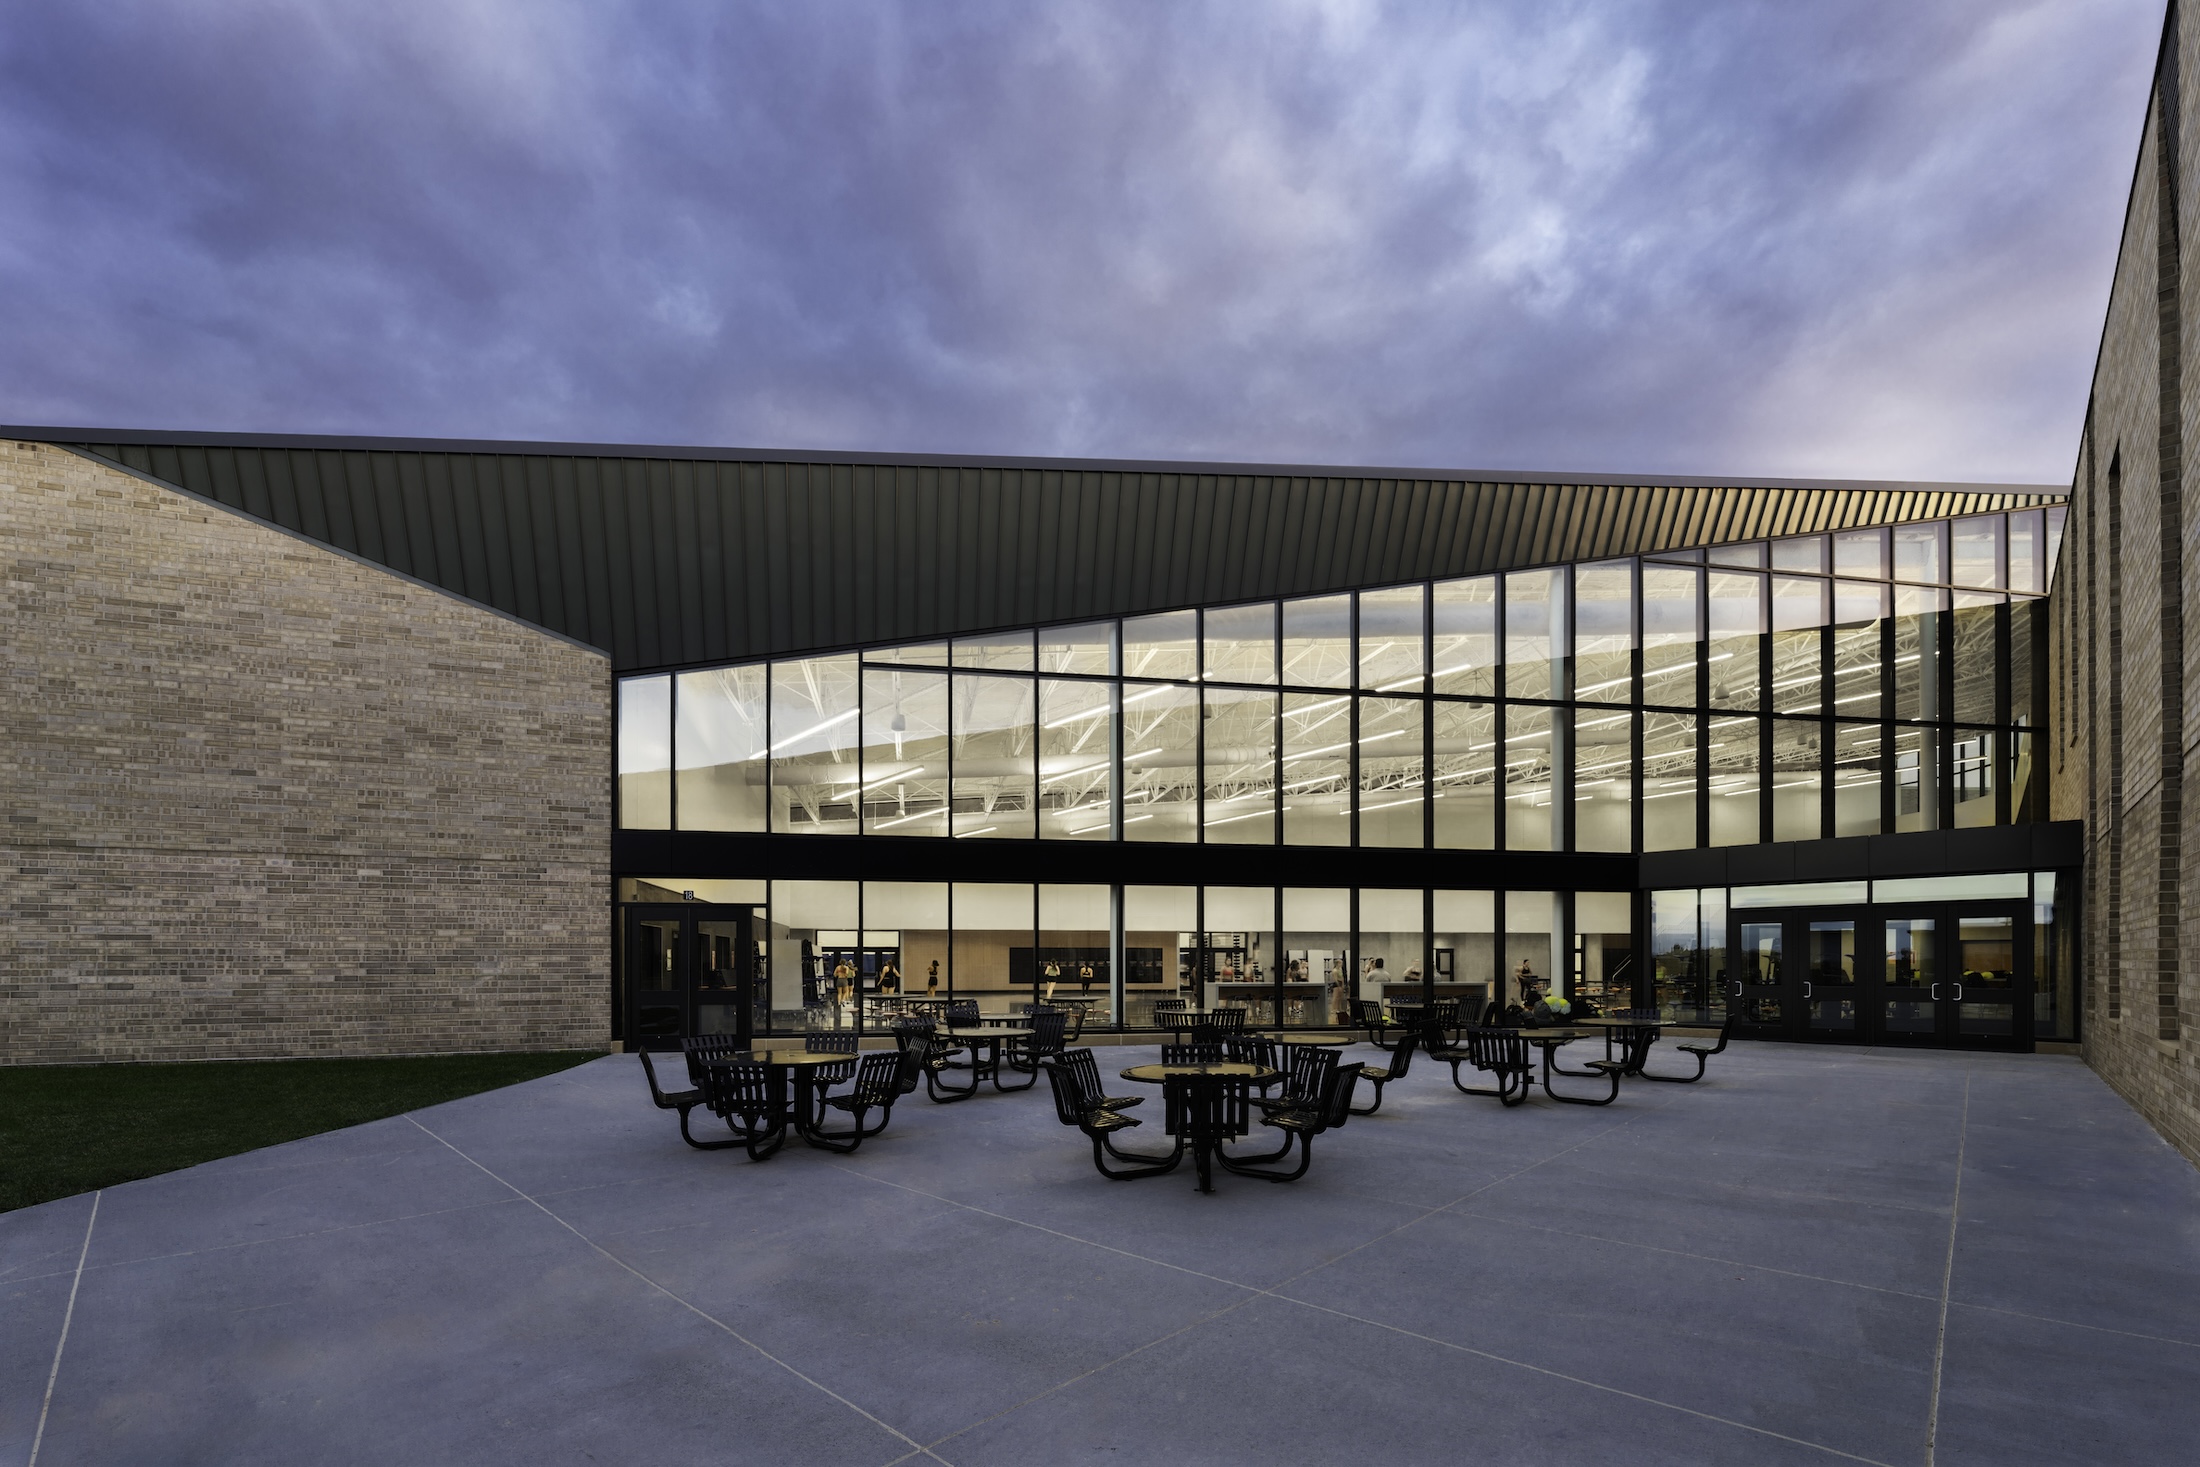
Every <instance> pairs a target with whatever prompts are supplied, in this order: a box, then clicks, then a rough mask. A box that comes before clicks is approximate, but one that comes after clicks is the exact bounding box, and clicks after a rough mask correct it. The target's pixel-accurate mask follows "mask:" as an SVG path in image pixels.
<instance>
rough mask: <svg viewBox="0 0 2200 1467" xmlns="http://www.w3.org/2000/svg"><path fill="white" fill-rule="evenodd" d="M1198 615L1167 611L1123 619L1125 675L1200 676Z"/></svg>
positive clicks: (1188, 612) (1187, 612)
mask: <svg viewBox="0 0 2200 1467" xmlns="http://www.w3.org/2000/svg"><path fill="white" fill-rule="evenodd" d="M1198 622H1199V618H1198V614H1197V613H1196V612H1190V611H1164V612H1161V613H1159V614H1158V615H1154V616H1131V617H1125V618H1124V619H1123V672H1124V675H1125V676H1128V677H1168V678H1187V679H1189V678H1195V677H1198V676H1199V640H1198V634H1197V627H1198Z"/></svg>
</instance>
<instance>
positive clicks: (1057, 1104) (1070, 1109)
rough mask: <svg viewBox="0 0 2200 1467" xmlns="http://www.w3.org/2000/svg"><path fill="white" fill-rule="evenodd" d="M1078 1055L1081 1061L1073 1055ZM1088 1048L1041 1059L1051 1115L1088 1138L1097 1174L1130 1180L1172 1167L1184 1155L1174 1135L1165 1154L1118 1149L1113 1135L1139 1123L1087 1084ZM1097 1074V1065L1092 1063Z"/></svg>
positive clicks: (1154, 1175)
mask: <svg viewBox="0 0 2200 1467" xmlns="http://www.w3.org/2000/svg"><path fill="white" fill-rule="evenodd" d="M1078 1055H1082V1056H1083V1057H1084V1061H1085V1063H1084V1064H1079V1063H1077V1062H1076V1061H1075V1059H1074V1057H1075V1056H1078ZM1091 1060H1092V1051H1091V1050H1089V1049H1082V1050H1070V1051H1067V1052H1065V1053H1064V1054H1062V1055H1060V1056H1057V1057H1056V1058H1054V1059H1050V1060H1046V1061H1043V1062H1042V1063H1041V1065H1040V1068H1041V1069H1043V1070H1045V1071H1046V1075H1047V1082H1048V1084H1049V1085H1050V1086H1052V1087H1053V1090H1054V1116H1055V1119H1057V1120H1059V1121H1060V1122H1061V1123H1062V1124H1063V1125H1065V1126H1075V1127H1076V1128H1077V1129H1078V1130H1080V1131H1082V1132H1083V1133H1084V1134H1085V1135H1086V1136H1087V1137H1088V1138H1090V1140H1091V1141H1092V1164H1093V1166H1094V1167H1096V1168H1097V1169H1098V1170H1099V1172H1100V1175H1101V1176H1103V1177H1106V1178H1107V1179H1108V1180H1109V1181H1111V1182H1131V1181H1136V1180H1138V1179H1139V1178H1141V1177H1158V1176H1163V1175H1165V1174H1167V1173H1169V1172H1172V1171H1174V1170H1176V1165H1177V1163H1178V1162H1180V1161H1182V1160H1183V1159H1184V1141H1183V1138H1182V1137H1179V1138H1177V1141H1176V1145H1175V1147H1174V1148H1173V1149H1172V1150H1170V1151H1169V1152H1168V1154H1167V1155H1159V1156H1148V1155H1143V1154H1141V1153H1138V1152H1127V1151H1120V1150H1118V1149H1117V1148H1116V1145H1115V1137H1116V1136H1117V1135H1118V1134H1119V1133H1121V1132H1124V1131H1128V1130H1132V1129H1134V1128H1135V1127H1136V1126H1137V1125H1138V1124H1139V1123H1138V1121H1137V1120H1135V1119H1133V1118H1132V1117H1130V1116H1127V1115H1124V1114H1122V1113H1121V1112H1120V1111H1116V1110H1111V1109H1110V1108H1108V1107H1107V1106H1106V1105H1105V1104H1103V1103H1102V1102H1103V1101H1104V1100H1105V1099H1106V1097H1105V1096H1102V1095H1101V1094H1100V1093H1099V1089H1098V1087H1097V1086H1092V1087H1088V1086H1087V1085H1086V1083H1085V1081H1084V1078H1083V1075H1082V1072H1083V1070H1084V1069H1085V1068H1087V1066H1089V1065H1090V1062H1091ZM1092 1068H1093V1071H1094V1073H1095V1074H1097V1072H1098V1071H1097V1066H1092ZM1110 1160H1114V1161H1119V1162H1125V1163H1128V1165H1125V1166H1110V1165H1108V1163H1109V1161H1110Z"/></svg>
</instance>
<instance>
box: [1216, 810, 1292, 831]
mask: <svg viewBox="0 0 2200 1467" xmlns="http://www.w3.org/2000/svg"><path fill="white" fill-rule="evenodd" d="M1275 813H1276V812H1275V811H1273V810H1248V811H1246V812H1245V813H1244V814H1243V815H1225V816H1223V817H1222V818H1221V819H1220V820H1210V821H1208V822H1207V828H1208V829H1212V828H1214V827H1215V826H1217V825H1228V824H1229V823H1230V822H1231V821H1233V820H1256V819H1258V818H1260V817H1261V816H1263V815H1273V814H1275Z"/></svg>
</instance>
